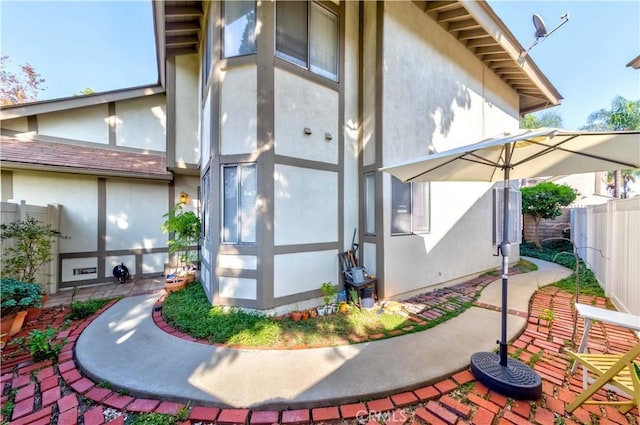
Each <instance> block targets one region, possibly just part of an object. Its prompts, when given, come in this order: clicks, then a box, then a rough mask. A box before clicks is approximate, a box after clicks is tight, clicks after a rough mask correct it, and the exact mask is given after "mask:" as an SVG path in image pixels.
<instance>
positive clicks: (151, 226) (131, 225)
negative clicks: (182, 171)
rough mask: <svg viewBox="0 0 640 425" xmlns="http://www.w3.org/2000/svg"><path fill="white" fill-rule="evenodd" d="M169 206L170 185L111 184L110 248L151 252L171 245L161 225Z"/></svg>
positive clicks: (109, 197)
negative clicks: (168, 187) (161, 207)
mask: <svg viewBox="0 0 640 425" xmlns="http://www.w3.org/2000/svg"><path fill="white" fill-rule="evenodd" d="M162 205H168V200H167V185H166V184H163V183H143V182H137V183H136V184H132V183H131V182H130V181H126V180H109V181H107V211H106V215H107V222H106V226H107V227H106V234H107V237H106V249H107V250H117V249H128V248H133V249H149V248H157V247H162V246H166V245H167V235H163V234H162V230H160V226H161V225H162V223H163V222H164V218H163V217H162V215H163V214H164V213H165V212H164V210H163V209H159V208H156V206H162Z"/></svg>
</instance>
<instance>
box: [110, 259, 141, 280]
mask: <svg viewBox="0 0 640 425" xmlns="http://www.w3.org/2000/svg"><path fill="white" fill-rule="evenodd" d="M119 264H124V265H125V267H126V268H127V269H128V270H129V274H130V275H131V276H135V275H136V274H138V273H137V271H136V256H135V255H118V256H109V257H105V259H104V276H101V277H106V278H113V279H114V280H115V276H113V268H114V267H116V266H117V265H119Z"/></svg>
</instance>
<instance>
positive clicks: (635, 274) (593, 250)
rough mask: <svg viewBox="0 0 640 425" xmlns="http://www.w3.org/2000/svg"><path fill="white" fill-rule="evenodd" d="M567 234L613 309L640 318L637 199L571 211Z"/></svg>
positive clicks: (639, 209)
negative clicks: (569, 228)
mask: <svg viewBox="0 0 640 425" xmlns="http://www.w3.org/2000/svg"><path fill="white" fill-rule="evenodd" d="M571 234H572V235H573V241H574V244H575V245H576V247H577V248H578V254H579V255H580V258H582V259H583V260H584V262H585V263H587V265H588V266H589V268H590V269H591V270H593V272H594V273H595V275H596V277H597V279H598V282H599V283H600V285H601V286H602V287H603V288H604V290H605V294H606V295H607V297H609V298H610V299H611V301H612V302H613V304H614V305H615V306H616V308H617V309H618V310H620V311H624V312H627V313H631V314H636V315H640V197H635V198H631V199H619V200H615V201H609V202H607V203H606V204H603V205H594V206H589V207H584V208H574V209H573V210H572V212H571Z"/></svg>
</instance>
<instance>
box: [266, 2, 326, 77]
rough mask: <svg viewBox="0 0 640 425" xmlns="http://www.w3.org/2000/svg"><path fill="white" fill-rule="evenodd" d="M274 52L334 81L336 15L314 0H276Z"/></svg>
mask: <svg viewBox="0 0 640 425" xmlns="http://www.w3.org/2000/svg"><path fill="white" fill-rule="evenodd" d="M276 56H278V57H280V58H282V59H284V60H286V61H289V62H292V63H295V64H296V65H299V66H301V67H304V68H307V69H309V70H310V71H311V72H314V73H316V74H319V75H322V76H323V77H326V78H330V79H332V80H334V81H337V80H338V17H337V16H336V15H335V14H334V13H332V12H330V11H329V10H327V9H325V8H324V7H322V6H320V5H319V4H317V3H315V2H312V3H309V2H306V1H278V2H276Z"/></svg>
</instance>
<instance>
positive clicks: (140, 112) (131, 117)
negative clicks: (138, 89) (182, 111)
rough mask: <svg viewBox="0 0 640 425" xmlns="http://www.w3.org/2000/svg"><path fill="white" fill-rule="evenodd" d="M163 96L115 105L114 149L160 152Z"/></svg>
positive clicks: (163, 128)
mask: <svg viewBox="0 0 640 425" xmlns="http://www.w3.org/2000/svg"><path fill="white" fill-rule="evenodd" d="M165 103H166V101H165V97H164V95H155V96H147V97H140V98H137V99H131V100H125V101H122V102H118V103H116V117H117V118H116V145H117V146H122V147H128V148H137V149H145V150H150V151H161V152H164V150H165V146H166V141H165V138H166V130H167V114H166V110H165Z"/></svg>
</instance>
